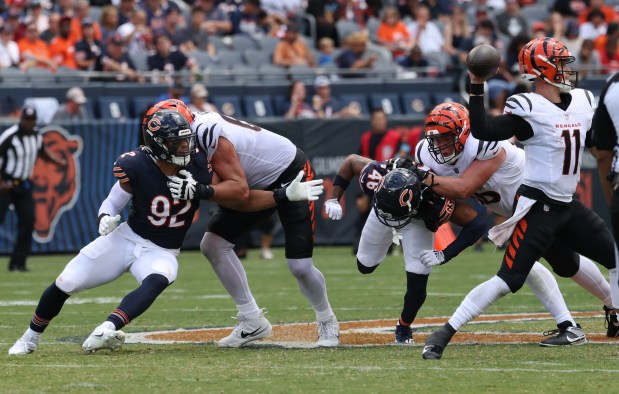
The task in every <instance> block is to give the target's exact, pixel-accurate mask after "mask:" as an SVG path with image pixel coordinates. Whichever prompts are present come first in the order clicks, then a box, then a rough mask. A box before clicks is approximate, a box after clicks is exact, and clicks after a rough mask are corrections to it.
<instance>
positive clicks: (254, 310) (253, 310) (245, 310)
mask: <svg viewBox="0 0 619 394" xmlns="http://www.w3.org/2000/svg"><path fill="white" fill-rule="evenodd" d="M236 307H237V309H238V310H239V312H241V313H242V314H243V315H244V316H245V317H247V318H248V319H255V318H257V317H260V316H262V311H261V310H260V308H258V304H256V301H255V300H252V301H251V302H248V303H247V304H243V305H239V304H237V305H236Z"/></svg>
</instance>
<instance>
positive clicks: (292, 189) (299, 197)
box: [286, 171, 324, 201]
mask: <svg viewBox="0 0 619 394" xmlns="http://www.w3.org/2000/svg"><path fill="white" fill-rule="evenodd" d="M301 178H303V171H299V174H298V175H297V177H296V178H294V181H292V182H290V185H288V186H287V187H286V198H287V199H288V201H316V200H318V196H320V195H321V194H322V191H323V189H324V186H322V179H313V180H311V181H307V182H301Z"/></svg>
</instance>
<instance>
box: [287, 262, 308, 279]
mask: <svg viewBox="0 0 619 394" xmlns="http://www.w3.org/2000/svg"><path fill="white" fill-rule="evenodd" d="M313 266H314V263H313V262H312V259H309V258H306V259H288V269H289V270H290V273H292V275H294V277H295V278H299V277H302V276H305V275H307V274H309V273H310V271H311V270H312V267H313Z"/></svg>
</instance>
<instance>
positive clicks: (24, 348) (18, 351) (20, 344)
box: [9, 338, 37, 356]
mask: <svg viewBox="0 0 619 394" xmlns="http://www.w3.org/2000/svg"><path fill="white" fill-rule="evenodd" d="M36 349H37V344H36V343H34V342H30V341H25V340H23V339H22V338H19V339H18V340H17V342H15V344H14V345H13V346H11V348H10V349H9V356H18V355H22V354H30V353H32V352H34V351H35V350H36Z"/></svg>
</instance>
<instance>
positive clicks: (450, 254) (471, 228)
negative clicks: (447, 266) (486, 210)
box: [443, 215, 487, 262]
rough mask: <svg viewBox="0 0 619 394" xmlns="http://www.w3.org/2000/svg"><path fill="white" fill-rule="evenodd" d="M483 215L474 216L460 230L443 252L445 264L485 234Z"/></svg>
mask: <svg viewBox="0 0 619 394" xmlns="http://www.w3.org/2000/svg"><path fill="white" fill-rule="evenodd" d="M482 216H483V215H477V216H475V219H473V220H471V221H470V222H469V223H468V224H467V225H466V226H464V227H463V228H462V231H460V234H458V237H457V238H456V239H455V240H454V241H453V242H452V243H450V244H449V245H447V247H446V248H445V250H443V254H444V255H445V262H448V261H449V260H451V259H453V258H454V257H456V256H457V255H458V254H460V252H462V251H463V250H464V249H466V248H468V247H469V246H471V245H473V244H474V243H475V242H477V240H478V239H479V238H481V236H482V235H484V233H485V232H486V227H487V226H486V219H485V218H484V217H482Z"/></svg>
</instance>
